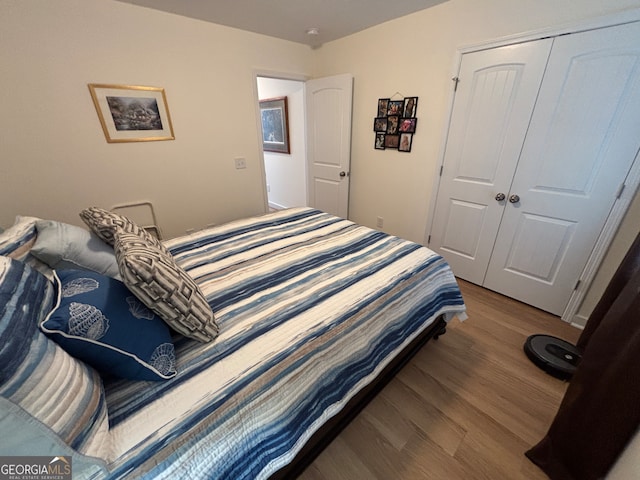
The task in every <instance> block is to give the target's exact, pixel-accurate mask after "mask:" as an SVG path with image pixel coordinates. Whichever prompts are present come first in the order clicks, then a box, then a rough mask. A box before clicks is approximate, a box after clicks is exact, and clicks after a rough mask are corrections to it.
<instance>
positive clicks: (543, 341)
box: [524, 335, 582, 380]
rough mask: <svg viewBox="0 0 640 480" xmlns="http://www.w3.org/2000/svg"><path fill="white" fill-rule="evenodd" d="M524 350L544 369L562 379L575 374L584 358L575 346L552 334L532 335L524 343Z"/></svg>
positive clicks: (530, 358)
mask: <svg viewBox="0 0 640 480" xmlns="http://www.w3.org/2000/svg"><path fill="white" fill-rule="evenodd" d="M524 352H525V353H526V354H527V357H529V360H531V361H532V362H533V363H535V364H536V365H537V366H538V367H540V368H541V369H542V370H544V371H545V372H547V373H549V374H550V375H553V376H554V377H556V378H560V379H562V380H568V379H570V378H571V377H572V376H573V373H574V372H575V371H576V368H577V367H578V364H579V363H580V359H581V358H582V355H581V354H580V351H579V350H578V349H577V348H576V347H575V346H573V345H571V344H570V343H569V342H565V341H564V340H562V339H560V338H556V337H552V336H550V335H531V336H530V337H529V338H527V341H526V342H525V343H524Z"/></svg>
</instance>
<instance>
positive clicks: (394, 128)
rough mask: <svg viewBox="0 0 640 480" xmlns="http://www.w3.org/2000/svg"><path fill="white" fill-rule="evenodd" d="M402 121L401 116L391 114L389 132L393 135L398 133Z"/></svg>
mask: <svg viewBox="0 0 640 480" xmlns="http://www.w3.org/2000/svg"><path fill="white" fill-rule="evenodd" d="M399 122H400V117H398V116H397V115H389V116H388V117H387V133H389V134H391V135H395V134H396V133H398V125H399Z"/></svg>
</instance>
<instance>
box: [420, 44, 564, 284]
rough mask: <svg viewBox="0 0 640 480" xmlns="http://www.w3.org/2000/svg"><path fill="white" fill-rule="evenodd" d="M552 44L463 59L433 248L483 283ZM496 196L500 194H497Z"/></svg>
mask: <svg viewBox="0 0 640 480" xmlns="http://www.w3.org/2000/svg"><path fill="white" fill-rule="evenodd" d="M551 45H552V40H551V39H545V40H539V41H535V42H527V43H522V44H518V45H511V46H505V47H500V48H494V49H490V50H484V51H479V52H473V53H468V54H464V55H463V57H462V62H461V66H460V72H459V75H458V79H459V83H458V89H457V91H456V96H455V101H454V105H453V111H452V118H451V123H450V127H449V134H448V138H447V144H446V151H445V159H444V169H443V172H442V178H441V181H440V186H439V189H438V197H437V207H436V212H435V216H434V221H433V226H432V229H431V241H430V243H429V246H430V248H432V249H434V250H435V251H437V252H438V253H440V254H441V255H442V256H444V257H445V258H446V259H447V261H448V262H449V264H450V265H451V267H452V269H453V272H454V273H455V274H456V275H457V276H459V277H461V278H464V279H466V280H469V281H471V282H475V283H479V284H482V282H483V280H484V276H485V272H486V270H487V265H488V263H489V259H490V256H491V251H492V249H493V244H494V241H495V237H496V234H497V231H498V227H499V225H500V220H501V218H502V214H503V211H504V208H505V201H504V200H503V201H498V200H496V199H495V198H496V195H498V194H499V193H502V194H503V195H505V196H506V194H507V193H508V191H509V186H510V185H511V181H512V179H513V175H514V172H515V169H516V165H517V161H518V156H519V154H520V150H521V148H522V142H523V141H524V137H525V135H526V132H527V127H528V125H529V120H530V118H531V112H532V111H533V106H534V104H535V101H536V97H537V95H538V90H539V88H540V83H541V81H542V76H543V74H544V69H545V65H546V62H547V59H548V57H549V51H550V49H551ZM498 198H500V197H498Z"/></svg>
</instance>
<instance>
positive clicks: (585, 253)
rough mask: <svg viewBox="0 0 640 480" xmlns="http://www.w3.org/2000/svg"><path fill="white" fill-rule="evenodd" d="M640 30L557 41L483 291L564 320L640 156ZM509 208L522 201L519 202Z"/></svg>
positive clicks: (631, 27)
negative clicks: (585, 269) (583, 273)
mask: <svg viewBox="0 0 640 480" xmlns="http://www.w3.org/2000/svg"><path fill="white" fill-rule="evenodd" d="M639 128H640V23H634V24H629V25H623V26H617V27H610V28H604V29H599V30H593V31H588V32H582V33H577V34H572V35H566V36H561V37H558V38H556V39H555V42H554V46H553V50H552V52H551V56H550V58H549V65H548V67H547V71H546V73H545V77H544V80H543V83H542V87H541V90H540V95H539V99H538V101H537V103H536V107H535V110H534V114H533V117H532V119H531V126H530V128H529V131H528V133H527V137H526V140H525V143H524V147H523V150H522V154H521V157H520V162H519V164H518V168H517V171H516V175H515V177H514V180H513V184H512V186H511V189H510V192H509V195H508V197H509V196H511V195H517V196H518V197H519V201H515V202H514V203H509V202H507V208H506V210H505V214H504V217H503V220H502V223H501V226H500V230H499V234H498V238H497V240H496V244H495V248H494V251H493V255H492V257H491V261H490V264H489V268H488V271H487V275H486V278H485V283H484V285H485V286H486V287H488V288H490V289H492V290H496V291H499V292H501V293H504V294H506V295H508V296H510V297H514V298H518V299H521V300H523V301H525V302H527V303H530V304H533V305H536V306H538V307H540V308H542V309H544V310H547V311H549V312H552V313H555V314H557V315H560V314H562V312H563V310H564V308H565V306H566V305H567V302H568V300H569V297H570V295H571V293H572V291H573V289H574V287H575V284H576V282H577V280H578V278H579V276H580V274H581V272H582V269H583V268H584V266H585V264H586V262H587V259H588V258H589V255H590V253H591V251H592V250H593V247H594V245H595V243H596V241H597V239H598V236H599V235H600V232H601V230H602V227H603V225H604V223H605V221H606V219H607V216H608V214H609V212H610V211H611V208H612V206H613V204H614V202H615V201H616V198H617V192H618V191H619V188H620V187H621V185H622V183H623V181H624V179H625V177H626V175H627V172H628V171H629V169H630V167H631V165H632V163H633V160H634V158H635V155H636V153H637V151H638V149H639V148H640V133H639V132H640V130H639ZM511 200H516V199H515V197H512V198H511Z"/></svg>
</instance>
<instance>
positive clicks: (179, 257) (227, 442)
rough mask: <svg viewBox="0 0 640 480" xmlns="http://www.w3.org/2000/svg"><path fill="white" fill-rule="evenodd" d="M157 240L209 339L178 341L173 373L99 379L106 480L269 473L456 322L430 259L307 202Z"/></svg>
mask: <svg viewBox="0 0 640 480" xmlns="http://www.w3.org/2000/svg"><path fill="white" fill-rule="evenodd" d="M165 245H166V246H167V247H168V248H169V250H170V251H171V252H172V254H173V255H174V256H175V258H176V261H177V262H178V263H179V264H180V265H181V266H182V267H183V268H185V270H186V271H187V272H188V273H189V274H190V275H191V276H193V277H194V278H195V279H196V282H197V283H198V284H199V286H200V287H201V289H202V291H203V293H204V294H205V296H206V297H207V300H208V301H209V303H210V304H211V306H212V307H213V310H214V313H215V315H216V319H217V322H218V324H219V326H220V335H219V337H218V339H216V340H215V341H214V342H212V343H210V344H202V343H198V342H195V341H193V340H187V339H184V338H182V337H180V338H179V339H176V357H177V362H178V363H177V369H178V375H177V376H176V377H174V378H173V379H172V380H169V381H166V382H160V383H148V382H127V381H114V382H112V383H107V384H106V385H105V388H106V394H107V404H108V406H109V421H110V425H111V437H112V445H111V451H110V452H109V455H108V458H107V459H106V460H107V461H108V463H109V464H110V469H112V471H113V476H114V477H116V478H119V477H129V476H130V477H132V478H134V477H135V478H140V477H144V476H146V477H147V478H167V479H169V478H170V479H174V478H189V479H197V478H208V479H214V478H215V479H241V478H266V477H268V476H269V475H271V474H272V473H274V472H276V471H277V470H278V469H279V468H281V467H283V466H285V465H286V464H288V463H289V462H290V461H291V460H292V458H293V457H294V456H295V454H296V452H298V451H299V450H300V448H301V447H302V446H303V445H304V443H305V442H306V441H307V440H308V439H309V437H310V436H311V435H312V434H313V433H314V432H315V431H316V430H317V429H318V428H319V427H320V426H321V425H322V424H323V423H325V422H326V421H327V420H328V419H329V418H331V417H332V416H333V415H335V414H336V413H337V412H339V411H340V410H341V409H342V407H343V406H344V405H345V403H346V402H347V401H348V400H349V399H350V398H351V397H353V395H355V394H356V393H357V392H358V391H359V390H360V389H361V388H363V387H364V386H365V385H367V384H368V383H370V382H371V381H372V380H373V379H374V378H375V377H376V375H377V374H378V373H379V372H380V371H381V370H382V368H384V366H385V365H386V364H387V363H388V362H389V361H390V360H391V359H392V358H393V357H394V356H395V355H396V354H397V353H398V352H399V351H400V350H401V349H402V348H403V347H404V346H406V345H407V344H408V343H409V342H410V341H411V340H412V339H413V338H415V337H416V336H417V335H418V334H419V333H420V332H421V331H423V330H424V329H425V328H426V327H427V326H428V325H429V324H431V322H433V321H434V320H435V318H436V317H437V316H439V315H441V314H443V315H445V317H446V319H447V320H449V319H451V318H452V317H453V316H454V315H456V314H457V315H459V316H461V317H464V304H463V301H462V297H461V295H460V292H459V290H458V287H457V285H456V282H455V279H454V277H453V275H452V273H451V271H450V270H449V267H448V265H447V264H446V263H445V261H444V260H443V259H442V258H441V257H439V256H438V255H436V254H434V253H433V252H431V251H430V250H428V249H426V248H424V247H422V246H420V245H417V244H415V243H411V242H408V241H405V240H401V239H398V238H396V237H392V236H389V235H387V234H384V233H381V232H377V231H374V230H371V229H369V228H366V227H362V226H358V225H356V224H354V223H352V222H350V221H347V220H344V219H340V218H337V217H333V216H330V215H327V214H325V213H322V212H319V211H317V210H312V209H307V208H298V209H290V210H285V211H282V212H276V213H272V214H268V215H265V216H261V217H255V218H252V219H246V220H241V221H236V222H232V223H229V224H226V225H222V226H219V227H214V228H211V229H208V230H204V231H201V232H198V233H195V234H192V235H189V236H186V237H181V238H178V239H174V240H171V241H168V242H165Z"/></svg>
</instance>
